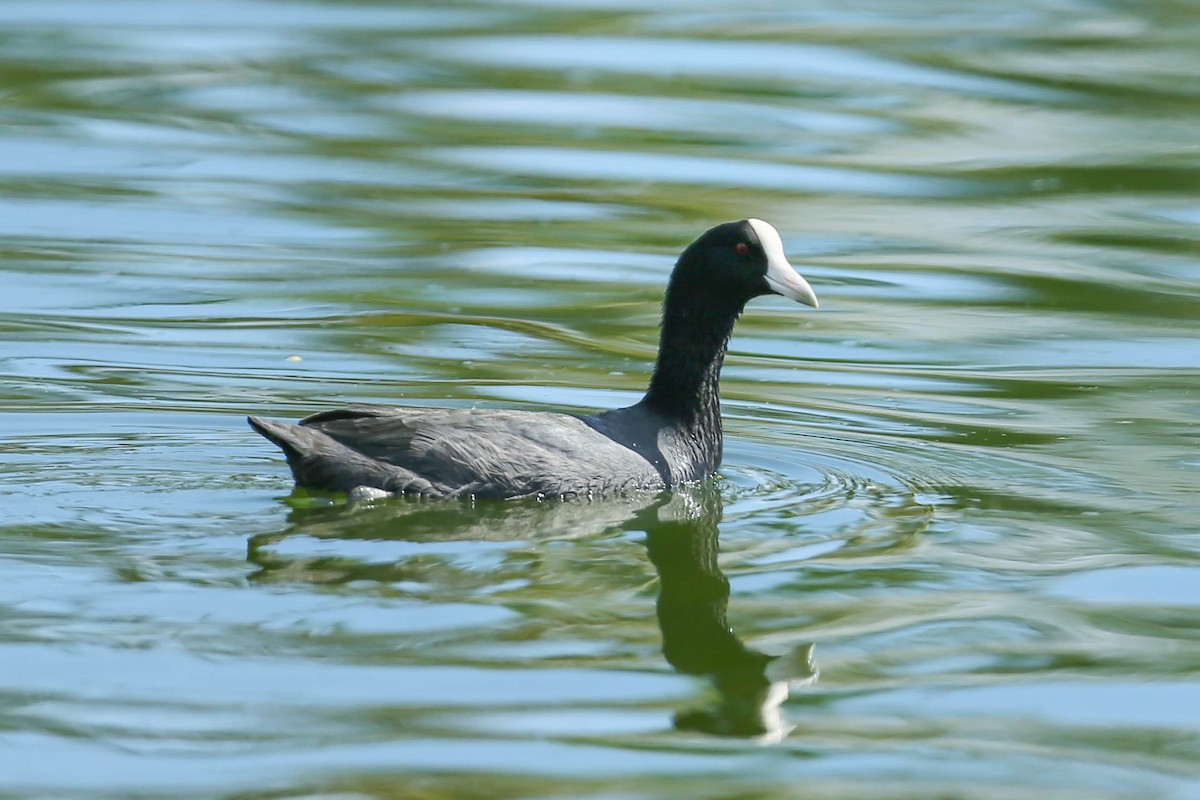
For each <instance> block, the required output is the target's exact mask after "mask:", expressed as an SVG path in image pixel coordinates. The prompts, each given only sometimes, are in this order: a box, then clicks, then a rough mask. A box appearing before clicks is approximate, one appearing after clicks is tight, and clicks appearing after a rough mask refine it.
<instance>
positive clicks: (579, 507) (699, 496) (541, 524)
mask: <svg viewBox="0 0 1200 800" xmlns="http://www.w3.org/2000/svg"><path fill="white" fill-rule="evenodd" d="M721 514H722V506H721V496H720V493H719V487H718V486H717V485H714V483H713V482H711V481H706V482H704V483H701V484H699V485H696V486H688V487H682V488H680V489H678V490H676V491H674V492H671V493H669V494H668V493H660V494H657V495H655V494H649V493H642V494H639V495H628V496H621V497H617V498H610V499H607V500H604V501H596V502H590V503H544V502H536V501H532V500H530V501H516V502H496V501H492V502H479V503H477V504H466V503H423V502H419V501H415V500H409V501H404V500H397V501H395V502H392V503H387V504H379V505H371V506H367V507H364V506H351V507H346V506H343V505H328V506H324V507H316V508H298V509H296V510H295V511H294V513H293V515H292V519H291V524H290V525H289V527H288V529H287V530H285V531H282V532H279V533H273V534H263V535H259V536H255V537H253V538H252V539H251V540H250V542H249V548H248V560H249V561H251V562H252V563H254V564H255V565H257V566H258V568H259V570H258V571H257V572H256V573H254V574H253V575H252V576H251V578H252V580H255V581H258V582H265V583H274V582H281V581H282V582H294V581H304V582H310V583H331V584H338V585H345V584H349V583H354V582H361V581H378V582H380V583H384V584H388V583H396V582H398V581H410V580H411V581H417V582H428V581H429V580H430V576H429V575H428V574H425V571H429V570H434V571H436V570H437V569H439V567H438V565H437V563H436V562H431V561H429V560H427V559H401V560H399V561H397V560H396V559H395V558H394V557H393V556H392V553H393V551H390V550H387V548H381V549H380V550H381V552H380V555H382V556H386V557H383V558H377V559H375V560H371V559H366V558H361V557H360V558H354V557H345V556H339V555H333V554H331V553H330V551H329V550H328V549H326V548H315V550H314V552H313V553H312V555H308V556H306V555H303V554H297V553H295V552H292V553H290V554H288V553H287V548H286V547H283V548H278V547H277V545H280V544H281V543H282V542H284V541H285V540H286V539H288V538H289V537H293V536H298V537H305V538H308V539H324V540H342V541H346V542H351V541H363V540H371V541H375V542H384V541H396V542H446V541H477V542H506V541H509V542H510V541H528V540H530V539H568V538H577V537H578V538H588V537H595V536H598V535H603V534H606V533H611V532H614V531H628V532H630V533H636V532H644V533H645V536H646V539H645V544H646V549H647V551H648V553H649V556H650V561H651V562H652V563H653V564H654V567H655V568H656V569H657V571H658V576H659V595H658V603H657V612H658V623H659V627H660V629H661V631H662V641H663V646H662V649H663V654H664V655H665V656H666V659H667V662H668V663H669V664H671V666H672V667H674V668H675V669H676V670H678V671H679V672H681V673H683V674H685V675H697V676H702V677H705V678H707V679H709V680H710V681H712V685H713V687H714V689H715V690H716V695H717V697H716V700H715V702H714V703H712V704H711V706H710V707H707V708H697V709H691V710H687V711H682V712H680V713H678V714H677V715H676V717H675V724H676V726H677V727H678V728H680V729H681V730H695V731H701V732H704V733H713V734H718V735H724V736H757V737H763V738H765V739H774V738H779V737H781V736H783V735H784V734H785V733H786V727H785V726H784V724H783V722H782V719H781V715H780V712H779V706H780V705H781V704H782V703H783V702H784V701H785V700H786V699H787V698H788V694H789V690H790V688H791V687H794V686H797V685H799V684H803V683H810V682H812V681H814V680H815V679H816V674H817V673H816V669H815V667H814V666H813V664H812V660H811V658H812V644H811V643H804V644H801V645H799V646H797V647H795V648H794V649H793V650H792V651H790V652H789V653H786V654H784V655H782V656H771V655H767V654H765V653H761V652H759V651H757V650H753V649H751V648H749V647H747V646H746V645H745V644H743V643H742V641H741V640H740V639H739V638H738V637H737V635H736V634H735V633H734V632H733V631H732V630H730V628H729V623H728V621H727V618H726V610H727V607H728V604H729V581H728V580H727V579H726V578H725V575H724V574H723V573H722V572H721V569H720V566H719V565H718V563H717V551H718V543H717V532H718V526H719V523H720V521H721ZM281 551H282V552H281ZM358 552H359V554H360V556H361V551H358Z"/></svg>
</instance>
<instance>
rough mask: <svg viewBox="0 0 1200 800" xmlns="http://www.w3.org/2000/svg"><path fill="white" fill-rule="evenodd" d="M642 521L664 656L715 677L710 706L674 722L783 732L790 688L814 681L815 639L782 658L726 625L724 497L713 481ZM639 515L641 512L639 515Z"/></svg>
mask: <svg viewBox="0 0 1200 800" xmlns="http://www.w3.org/2000/svg"><path fill="white" fill-rule="evenodd" d="M655 512H656V513H655V515H654V518H653V519H652V520H647V521H646V522H645V529H646V548H647V550H648V551H649V553H650V560H651V561H652V562H653V563H654V566H655V567H656V568H657V570H658V575H659V581H660V589H659V594H658V622H659V626H660V627H661V629H662V637H663V655H665V656H666V658H667V661H668V662H669V663H670V664H671V666H673V667H674V668H675V669H677V670H679V671H680V672H682V673H685V674H689V675H703V676H706V677H708V678H709V679H711V680H712V682H713V686H714V688H715V689H716V691H717V700H716V702H715V703H714V704H713V705H712V706H711V707H710V708H703V709H692V710H689V711H683V712H680V713H679V714H677V715H676V718H675V724H676V726H677V727H679V728H681V729H686V730H696V731H701V732H703V733H714V734H720V735H725V736H763V737H766V738H768V739H772V738H779V737H782V736H783V735H784V734H785V733H786V726H785V725H784V724H783V721H782V718H781V715H780V712H779V706H780V705H781V704H782V703H783V702H784V701H785V700H786V699H787V698H788V694H789V690H790V687H792V686H796V685H799V684H805V683H811V682H813V681H815V680H816V677H817V670H816V667H815V666H814V664H813V662H812V644H811V643H805V644H802V645H800V646H798V647H796V648H795V649H794V650H792V651H791V652H789V653H787V654H786V655H784V656H781V657H777V656H770V655H766V654H765V653H761V652H758V651H756V650H752V649H750V648H748V647H746V645H745V644H743V643H742V641H741V640H740V639H739V638H738V637H737V635H736V634H735V633H734V632H733V630H732V629H730V627H729V623H728V621H727V620H726V608H727V607H728V604H729V581H728V580H727V579H726V577H725V575H724V574H723V573H722V572H721V568H720V566H719V565H718V563H717V549H718V546H717V524H718V522H719V521H720V519H721V499H720V495H719V494H717V492H716V490H715V489H713V488H711V487H699V488H697V489H696V490H693V491H690V492H680V493H678V494H677V495H676V496H675V497H674V498H672V501H671V502H670V503H668V504H666V505H664V506H661V507H659V508H657V509H655ZM643 518H644V516H643Z"/></svg>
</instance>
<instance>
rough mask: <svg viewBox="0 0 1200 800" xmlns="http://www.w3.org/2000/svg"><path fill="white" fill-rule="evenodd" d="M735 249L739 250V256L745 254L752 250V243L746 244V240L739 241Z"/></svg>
mask: <svg viewBox="0 0 1200 800" xmlns="http://www.w3.org/2000/svg"><path fill="white" fill-rule="evenodd" d="M733 249H734V250H737V254H738V255H739V256H744V255H746V254H747V253H749V252H750V245H748V244H746V243H745V242H738V243H737V246H736V247H734V248H733Z"/></svg>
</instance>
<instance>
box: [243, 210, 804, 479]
mask: <svg viewBox="0 0 1200 800" xmlns="http://www.w3.org/2000/svg"><path fill="white" fill-rule="evenodd" d="M764 294H778V295H782V296H784V297H787V298H790V299H792V300H795V301H797V302H800V303H804V304H805V305H809V306H812V307H813V308H816V307H817V297H816V295H815V294H814V293H813V290H812V287H810V286H809V285H808V283H807V282H806V281H805V280H804V278H802V277H800V275H799V274H798V273H797V272H796V270H794V269H793V268H792V266H791V265H790V264H789V263H788V261H787V258H786V256H785V255H784V252H783V242H782V241H781V240H780V238H779V233H778V232H777V231H776V230H775V228H773V227H772V226H771V225H769V224H768V223H766V222H763V221H762V220H760V219H744V220H740V221H738V222H727V223H725V224H723V225H718V226H716V227H715V228H712V229H710V230H709V231H707V232H705V233H704V235H702V236H701V237H700V238H699V239H697V240H696V241H694V242H692V243H691V244H690V245H688V247H687V248H686V249H685V250H684V251H683V253H682V254H681V255H680V256H679V260H678V261H677V262H676V264H675V269H674V270H673V271H672V273H671V278H670V281H669V282H668V284H667V293H666V299H665V301H664V302H663V316H662V331H661V336H660V339H659V346H658V359H657V361H656V363H655V365H654V374H653V376H652V377H651V379H650V386H649V388H648V389H647V390H646V394H645V396H644V397H643V398H642V399H641V400H640V401H639V402H638V403H636V404H635V405H632V406H629V407H628V408H619V409H616V410H613V411H605V412H602V413H598V414H589V415H574V414H555V413H551V412H545V411H515V410H501V409H475V408H472V409H448V408H403V407H392V406H352V407H350V408H345V409H337V410H333V411H322V412H320V413H317V414H313V415H312V416H309V417H305V418H304V419H302V420H300V424H299V425H292V424H288V423H282V422H276V421H274V420H268V419H262V418H260V417H250V418H249V422H250V425H251V426H252V427H253V428H254V429H255V430H256V431H258V432H259V433H261V434H262V435H263V436H265V437H267V438H268V439H270V440H271V441H272V442H274V443H275V444H277V445H279V447H281V448H282V449H283V452H284V454H285V455H286V456H287V461H288V465H289V466H290V467H291V469H292V475H293V476H294V477H295V479H296V484H297V485H299V486H304V487H308V488H313V489H323V490H328V491H341V492H349V493H350V495H351V498H352V499H363V498H370V497H382V496H386V495H389V494H408V495H420V496H425V497H491V498H515V497H545V498H550V497H557V498H569V497H590V496H594V495H601V494H611V493H615V492H622V491H629V490H639V489H663V488H666V487H670V486H675V485H678V484H680V483H684V482H686V481H693V480H697V479H700V478H704V477H707V476H708V475H711V474H712V473H713V472H714V471H715V470H716V468H717V465H718V464H720V462H721V446H722V442H721V438H722V433H721V403H720V398H719V397H718V382H719V380H720V374H721V363H722V361H723V360H724V358H725V348H726V346H727V345H728V343H729V336H730V334H731V333H732V331H733V324H734V322H735V321H736V320H737V318H738V315H739V314H740V313H741V312H742V308H743V307H744V306H745V305H746V303H747V301H749V300H750V299H751V298H754V297H757V296H759V295H764Z"/></svg>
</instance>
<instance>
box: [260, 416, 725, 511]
mask: <svg viewBox="0 0 1200 800" xmlns="http://www.w3.org/2000/svg"><path fill="white" fill-rule="evenodd" d="M621 411H628V409H622V410H621ZM621 416H622V415H621V413H620V412H609V413H607V414H600V415H596V416H593V417H575V416H570V415H567V414H554V413H549V412H544V411H516V410H506V409H441V408H398V407H391V406H358V407H351V408H347V409H339V410H337V411H328V412H322V413H319V414H314V415H312V416H310V417H306V418H305V419H303V420H301V421H300V424H299V425H291V424H287V423H281V422H275V421H273V420H267V419H261V418H258V417H251V418H250V424H251V425H252V426H254V429H255V430H257V431H258V432H259V433H261V434H263V435H264V436H266V437H267V438H268V439H270V440H271V441H273V442H275V443H276V444H278V445H279V446H280V447H281V448H283V451H284V453H285V454H286V455H287V459H288V464H289V465H290V466H291V468H292V473H293V474H294V476H295V478H296V482H297V483H298V484H300V485H302V486H316V487H320V488H323V489H327V490H331V491H350V490H352V489H355V488H357V487H359V486H368V487H374V488H377V489H382V490H384V491H387V492H393V493H396V494H409V495H421V496H429V497H458V496H471V497H497V498H512V497H539V496H540V497H562V498H568V497H587V496H593V495H599V494H612V493H615V492H625V491H633V490H639V489H662V488H664V487H666V486H671V485H675V484H677V483H681V482H684V481H689V480H694V479H696V478H699V477H703V474H706V472H705V471H704V469H703V467H702V466H699V468H698V465H697V464H696V463H694V457H693V454H694V453H697V452H700V453H704V452H710V451H711V450H712V446H713V444H712V443H711V442H709V443H704V442H699V441H692V440H690V437H688V436H687V435H686V434H683V433H681V432H679V431H677V430H675V429H674V428H672V427H671V426H665V427H660V426H656V425H654V424H653V423H650V424H646V423H647V419H646V418H643V417H642V416H641V415H635V422H634V425H632V426H631V425H629V424H626V423H624V422H623V421H622V420H621ZM613 436H618V437H620V440H618V439H615V438H613ZM719 438H720V434H719V431H718V433H717V442H716V447H717V448H719V447H720V443H719ZM717 459H718V460H719V456H717ZM709 460H711V458H706V459H704V461H705V462H707V461H709Z"/></svg>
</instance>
